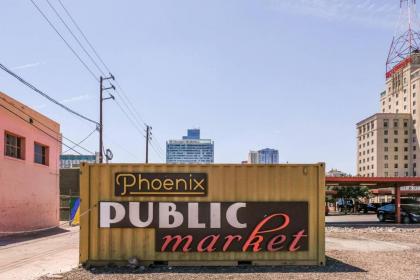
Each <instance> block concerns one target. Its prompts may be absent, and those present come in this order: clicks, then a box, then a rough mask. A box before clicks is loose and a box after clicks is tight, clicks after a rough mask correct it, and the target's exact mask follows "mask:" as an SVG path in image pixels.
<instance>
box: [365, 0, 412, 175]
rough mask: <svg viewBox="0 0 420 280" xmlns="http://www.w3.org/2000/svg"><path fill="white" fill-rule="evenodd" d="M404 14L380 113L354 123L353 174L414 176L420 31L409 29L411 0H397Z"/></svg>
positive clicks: (388, 66) (391, 53)
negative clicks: (399, 1)
mask: <svg viewBox="0 0 420 280" xmlns="http://www.w3.org/2000/svg"><path fill="white" fill-rule="evenodd" d="M401 9H403V11H405V12H406V13H407V14H406V15H405V16H403V17H402V20H403V22H402V23H400V24H399V30H400V32H399V33H397V35H396V37H394V38H393V41H392V43H391V47H390V50H389V55H388V58H387V62H386V74H385V77H386V82H385V91H383V92H382V93H381V94H380V108H381V109H380V110H381V111H380V113H377V114H374V115H372V116H370V117H368V118H366V119H364V120H362V121H360V122H359V123H357V174H358V175H360V176H370V177H371V176H379V177H382V176H384V177H388V176H390V177H398V176H417V174H419V169H418V166H417V162H416V160H417V153H418V151H419V136H420V135H419V133H420V127H419V125H420V122H419V120H420V108H419V102H420V100H418V94H420V93H417V91H418V89H419V87H420V52H419V50H420V34H419V33H418V30H413V29H412V26H415V25H414V24H413V23H411V20H410V18H411V19H414V18H416V17H415V13H416V7H415V1H414V0H407V1H402V2H401Z"/></svg>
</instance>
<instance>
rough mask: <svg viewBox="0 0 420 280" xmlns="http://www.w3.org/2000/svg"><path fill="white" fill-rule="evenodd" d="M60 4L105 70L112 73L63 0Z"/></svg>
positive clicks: (59, 0)
mask: <svg viewBox="0 0 420 280" xmlns="http://www.w3.org/2000/svg"><path fill="white" fill-rule="evenodd" d="M58 2H59V3H60V5H61V7H62V8H63V10H64V11H65V12H66V14H67V16H68V17H69V18H70V20H71V22H72V23H73V24H74V26H76V28H77V30H78V31H79V32H80V34H82V37H83V39H85V41H86V43H87V44H88V45H89V47H90V48H91V49H92V51H93V53H94V54H95V55H96V57H97V58H98V59H99V61H100V62H101V63H102V65H103V66H104V67H105V69H106V70H107V71H108V72H111V71H110V70H109V68H108V66H107V65H106V64H105V62H104V61H103V59H102V58H101V56H100V55H99V53H98V52H97V51H96V50H95V48H94V47H93V45H92V44H91V43H90V41H89V40H88V38H87V37H86V35H85V33H84V32H83V31H82V29H81V28H80V27H79V25H78V24H77V23H76V21H75V20H74V18H73V17H72V15H71V14H70V12H69V11H68V10H67V9H66V7H65V6H64V4H63V2H62V1H61V0H58Z"/></svg>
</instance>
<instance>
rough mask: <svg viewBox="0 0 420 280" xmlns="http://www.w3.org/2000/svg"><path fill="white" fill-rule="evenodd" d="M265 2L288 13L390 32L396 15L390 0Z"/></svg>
mask: <svg viewBox="0 0 420 280" xmlns="http://www.w3.org/2000/svg"><path fill="white" fill-rule="evenodd" d="M269 3H270V6H271V7H272V8H273V9H278V10H281V11H285V12H288V13H293V14H298V15H304V16H313V17H319V18H323V19H325V20H328V21H343V22H353V23H357V24H362V25H366V26H369V27H379V28H386V29H394V28H395V25H396V21H397V19H398V16H399V2H398V1H391V0H387V1H380V0H269Z"/></svg>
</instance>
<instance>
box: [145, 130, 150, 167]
mask: <svg viewBox="0 0 420 280" xmlns="http://www.w3.org/2000/svg"><path fill="white" fill-rule="evenodd" d="M149 131H150V126H148V125H146V163H149V135H150V132H149Z"/></svg>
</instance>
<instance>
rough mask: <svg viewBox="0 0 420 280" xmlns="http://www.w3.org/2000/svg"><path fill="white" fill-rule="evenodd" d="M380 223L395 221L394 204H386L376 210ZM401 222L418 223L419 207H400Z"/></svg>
mask: <svg viewBox="0 0 420 280" xmlns="http://www.w3.org/2000/svg"><path fill="white" fill-rule="evenodd" d="M377 216H378V220H379V221H380V222H385V221H395V204H393V203H392V204H387V205H385V206H382V207H380V208H379V209H378V213H377ZM401 222H402V223H404V224H409V223H419V222H420V207H419V206H417V205H401Z"/></svg>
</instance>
